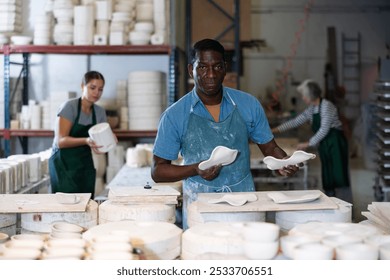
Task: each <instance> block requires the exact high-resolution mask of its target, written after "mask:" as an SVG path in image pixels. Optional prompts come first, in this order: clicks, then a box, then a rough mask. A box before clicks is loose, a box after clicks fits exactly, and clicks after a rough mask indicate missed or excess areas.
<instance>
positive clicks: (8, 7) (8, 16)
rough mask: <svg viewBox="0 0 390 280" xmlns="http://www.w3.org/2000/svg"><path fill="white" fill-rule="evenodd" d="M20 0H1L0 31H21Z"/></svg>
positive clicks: (11, 32)
mask: <svg viewBox="0 0 390 280" xmlns="http://www.w3.org/2000/svg"><path fill="white" fill-rule="evenodd" d="M22 3H23V2H22V0H12V1H11V0H9V1H2V2H1V9H0V32H1V33H4V34H8V35H12V34H17V33H20V32H22V29H23V21H22Z"/></svg>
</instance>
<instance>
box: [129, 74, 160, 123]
mask: <svg viewBox="0 0 390 280" xmlns="http://www.w3.org/2000/svg"><path fill="white" fill-rule="evenodd" d="M165 79H166V78H165V73H163V72H160V71H134V72H130V73H129V76H128V87H127V89H128V107H129V129H131V130H156V129H157V125H158V122H159V119H160V115H161V113H162V110H163V108H164V107H165V106H164V105H165V104H164V100H165V98H164V96H165V93H166V86H165V84H166V81H165Z"/></svg>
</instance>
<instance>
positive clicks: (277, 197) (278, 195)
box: [267, 192, 321, 204]
mask: <svg viewBox="0 0 390 280" xmlns="http://www.w3.org/2000/svg"><path fill="white" fill-rule="evenodd" d="M267 196H268V197H269V198H271V199H272V200H273V201H274V202H275V203H278V204H283V203H304V202H310V201H314V200H317V199H318V198H319V197H320V196H321V193H312V194H304V195H300V196H290V195H287V194H285V193H283V192H269V193H268V194H267Z"/></svg>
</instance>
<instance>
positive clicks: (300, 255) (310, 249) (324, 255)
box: [292, 243, 334, 260]
mask: <svg viewBox="0 0 390 280" xmlns="http://www.w3.org/2000/svg"><path fill="white" fill-rule="evenodd" d="M292 251H293V252H292V254H293V259H294V260H332V259H333V255H334V250H333V248H332V247H330V246H327V245H324V244H321V243H304V244H300V245H297V246H296V247H295V248H293V250H292Z"/></svg>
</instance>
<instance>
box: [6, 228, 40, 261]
mask: <svg viewBox="0 0 390 280" xmlns="http://www.w3.org/2000/svg"><path fill="white" fill-rule="evenodd" d="M45 239H46V237H45V236H43V235H35V234H17V235H12V236H11V238H10V240H8V241H7V242H5V243H4V244H2V248H1V250H0V259H2V260H37V259H39V258H40V257H41V255H42V250H43V247H44V243H45Z"/></svg>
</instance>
